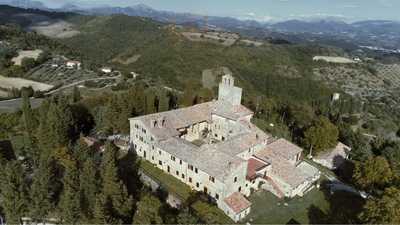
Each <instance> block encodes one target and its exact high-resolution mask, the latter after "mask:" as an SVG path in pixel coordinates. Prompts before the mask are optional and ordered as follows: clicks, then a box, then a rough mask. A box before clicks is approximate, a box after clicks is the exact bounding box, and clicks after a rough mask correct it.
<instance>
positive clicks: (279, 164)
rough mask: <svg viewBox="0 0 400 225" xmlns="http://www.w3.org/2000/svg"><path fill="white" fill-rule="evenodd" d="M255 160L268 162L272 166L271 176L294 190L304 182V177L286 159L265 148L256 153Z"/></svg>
mask: <svg viewBox="0 0 400 225" xmlns="http://www.w3.org/2000/svg"><path fill="white" fill-rule="evenodd" d="M255 156H256V158H258V159H261V160H263V161H266V162H269V163H271V165H272V170H271V172H272V174H273V175H275V176H277V177H278V178H279V179H281V180H283V181H284V182H285V183H287V184H289V185H290V186H291V187H293V188H295V187H297V186H298V185H300V184H302V183H303V182H304V181H305V180H306V176H305V175H304V174H303V173H301V171H299V170H297V169H296V167H295V166H294V165H292V164H290V163H289V162H288V161H287V160H286V159H284V158H282V156H280V155H279V154H276V153H275V152H273V151H271V150H270V149H268V148H266V149H264V150H263V151H260V152H258V153H257V154H256V155H255Z"/></svg>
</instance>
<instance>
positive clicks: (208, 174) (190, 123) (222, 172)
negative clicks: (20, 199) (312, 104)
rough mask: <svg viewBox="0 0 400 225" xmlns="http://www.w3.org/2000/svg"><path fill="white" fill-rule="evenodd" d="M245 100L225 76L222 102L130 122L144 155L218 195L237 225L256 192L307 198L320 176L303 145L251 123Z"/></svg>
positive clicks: (197, 187)
mask: <svg viewBox="0 0 400 225" xmlns="http://www.w3.org/2000/svg"><path fill="white" fill-rule="evenodd" d="M241 96H242V89H241V88H238V87H236V86H235V85H234V78H233V77H232V76H231V75H225V76H223V77H222V82H221V83H220V85H219V95H218V100H216V101H211V102H207V103H202V104H198V105H194V106H192V107H188V108H182V109H177V110H173V111H168V112H162V113H156V114H151V115H146V116H141V117H136V118H131V119H130V127H131V129H130V145H131V148H132V149H133V150H134V151H136V153H137V155H138V156H140V157H141V158H142V159H143V160H147V161H149V162H151V163H152V164H154V165H155V166H157V167H158V168H159V169H161V170H163V171H164V172H166V173H168V174H170V175H172V176H174V177H176V178H177V179H179V180H180V181H182V182H184V183H185V184H187V185H189V186H190V187H191V188H192V189H193V190H196V191H203V192H205V193H207V194H208V195H209V196H211V197H213V198H214V199H215V202H216V204H217V205H218V207H219V208H220V209H221V210H223V211H224V212H225V213H226V214H227V215H228V216H229V217H230V218H232V219H233V220H234V221H235V222H236V221H240V220H241V219H243V218H244V217H246V216H247V215H248V214H249V213H250V208H251V203H250V202H249V201H248V200H247V199H246V197H248V196H249V195H250V194H251V192H252V190H257V189H259V188H263V189H266V190H269V191H271V192H272V193H274V194H275V195H277V196H278V197H293V196H296V195H300V196H301V195H303V194H304V193H305V192H306V191H307V190H309V189H310V188H311V187H312V184H313V183H314V182H315V181H316V180H318V178H319V171H318V170H316V169H315V168H314V167H312V166H310V165H309V164H306V163H305V162H302V161H301V149H300V148H299V147H297V146H295V145H293V144H291V143H289V142H287V141H285V140H283V139H279V140H275V139H274V138H272V137H271V136H270V135H268V134H266V133H264V132H263V131H262V130H260V129H259V128H257V127H256V126H255V125H254V124H252V123H251V119H252V116H253V112H252V111H250V110H249V109H247V108H246V107H244V106H243V105H241ZM282 165H283V166H282ZM282 171H283V172H282ZM293 171H295V172H293ZM287 174H289V175H287Z"/></svg>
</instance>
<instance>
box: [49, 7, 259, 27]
mask: <svg viewBox="0 0 400 225" xmlns="http://www.w3.org/2000/svg"><path fill="white" fill-rule="evenodd" d="M57 11H64V12H84V13H87V14H92V15H113V14H124V15H128V16H140V17H147V18H151V19H154V20H157V21H159V22H165V23H175V24H181V25H186V24H190V25H195V26H199V27H206V26H208V27H211V28H216V29H217V28H223V29H229V28H237V27H244V28H248V27H252V28H254V27H258V28H261V27H263V25H264V24H262V23H259V22H257V21H250V20H248V21H243V20H239V19H236V18H231V17H218V16H203V15H198V14H193V13H176V12H171V11H163V10H156V9H153V8H151V7H149V6H147V5H145V4H138V5H135V6H131V7H110V6H103V7H94V8H81V7H78V6H76V5H74V6H72V5H70V6H69V7H62V8H60V9H57Z"/></svg>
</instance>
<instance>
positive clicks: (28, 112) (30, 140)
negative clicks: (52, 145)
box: [22, 91, 39, 165]
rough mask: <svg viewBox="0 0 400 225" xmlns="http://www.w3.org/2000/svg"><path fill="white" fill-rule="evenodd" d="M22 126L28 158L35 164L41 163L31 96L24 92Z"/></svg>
mask: <svg viewBox="0 0 400 225" xmlns="http://www.w3.org/2000/svg"><path fill="white" fill-rule="evenodd" d="M22 124H23V127H24V148H25V152H26V154H27V156H28V157H29V158H30V159H32V161H33V164H34V165H37V164H38V161H39V152H38V149H37V148H36V145H35V142H36V141H35V137H34V131H35V129H36V127H37V121H36V119H35V117H34V115H33V111H32V107H31V103H30V100H29V95H28V92H27V91H22Z"/></svg>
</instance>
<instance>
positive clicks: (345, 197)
mask: <svg viewBox="0 0 400 225" xmlns="http://www.w3.org/2000/svg"><path fill="white" fill-rule="evenodd" d="M321 187H327V186H326V185H324V184H322V185H321ZM250 201H251V202H252V203H253V205H252V207H251V212H250V214H249V215H248V216H247V217H246V219H245V222H250V223H251V224H287V223H300V224H327V223H332V224H347V223H360V221H358V218H357V216H358V214H359V213H360V212H361V209H362V206H363V204H364V200H363V199H362V198H360V197H359V196H357V195H354V194H353V193H350V192H344V191H337V192H334V193H333V192H330V191H329V190H328V189H326V188H321V189H317V188H314V189H313V190H311V191H310V192H308V193H307V194H306V195H305V196H304V197H296V198H293V199H278V198H277V197H275V196H274V195H273V194H271V193H270V192H266V191H258V192H255V193H253V194H252V195H251V196H250Z"/></svg>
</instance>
